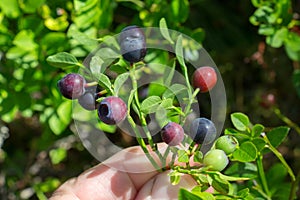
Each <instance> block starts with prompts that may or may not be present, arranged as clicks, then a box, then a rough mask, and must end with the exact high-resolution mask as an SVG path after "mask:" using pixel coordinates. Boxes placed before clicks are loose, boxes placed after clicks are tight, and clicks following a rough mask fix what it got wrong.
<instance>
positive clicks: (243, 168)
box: [224, 162, 257, 179]
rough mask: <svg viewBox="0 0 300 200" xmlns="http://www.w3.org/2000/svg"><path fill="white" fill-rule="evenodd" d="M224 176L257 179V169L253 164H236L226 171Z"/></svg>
mask: <svg viewBox="0 0 300 200" xmlns="http://www.w3.org/2000/svg"><path fill="white" fill-rule="evenodd" d="M224 174H226V175H229V176H233V177H245V178H250V179H253V178H256V177H257V167H256V165H255V164H253V163H242V162H235V163H233V164H232V165H231V166H229V168H227V169H226V170H225V172H224Z"/></svg>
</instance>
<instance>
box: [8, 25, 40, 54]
mask: <svg viewBox="0 0 300 200" xmlns="http://www.w3.org/2000/svg"><path fill="white" fill-rule="evenodd" d="M13 44H14V45H16V46H18V47H20V48H22V49H24V50H26V51H31V50H34V49H36V48H37V47H38V45H37V44H36V43H35V42H34V33H33V32H32V31H30V30H22V31H20V32H19V33H18V34H17V35H16V37H15V38H14V40H13Z"/></svg>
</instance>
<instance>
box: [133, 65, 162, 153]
mask: <svg viewBox="0 0 300 200" xmlns="http://www.w3.org/2000/svg"><path fill="white" fill-rule="evenodd" d="M129 75H130V78H131V81H132V88H133V90H134V91H135V92H134V97H133V99H134V102H135V104H136V106H137V108H138V111H139V113H138V115H139V117H140V120H141V123H142V127H143V130H144V132H145V134H146V137H147V139H148V142H149V145H150V147H151V149H152V150H153V151H156V152H157V146H156V145H155V144H154V142H153V139H152V136H151V134H150V132H149V130H148V128H147V122H146V119H145V116H144V114H143V113H142V112H141V105H140V101H139V96H138V90H137V89H138V88H137V80H136V77H135V65H134V64H133V65H132V68H131V70H130V74H129ZM159 154H160V153H159Z"/></svg>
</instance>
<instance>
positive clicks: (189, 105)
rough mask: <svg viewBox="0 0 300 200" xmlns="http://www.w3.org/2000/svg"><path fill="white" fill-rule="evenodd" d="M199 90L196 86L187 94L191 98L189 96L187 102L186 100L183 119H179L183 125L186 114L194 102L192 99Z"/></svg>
mask: <svg viewBox="0 0 300 200" xmlns="http://www.w3.org/2000/svg"><path fill="white" fill-rule="evenodd" d="M199 91H200V90H199V88H197V89H196V90H195V91H194V93H193V94H192V95H189V96H191V98H189V102H188V104H187V106H186V107H185V110H184V117H183V119H182V120H181V123H180V124H181V125H183V124H184V123H185V120H186V118H187V116H188V114H189V112H190V110H191V106H192V104H193V102H194V99H195V97H196V96H197V94H198V93H199Z"/></svg>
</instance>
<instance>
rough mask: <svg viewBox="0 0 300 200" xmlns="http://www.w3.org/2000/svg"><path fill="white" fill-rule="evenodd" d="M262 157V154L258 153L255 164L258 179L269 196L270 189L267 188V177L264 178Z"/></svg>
mask: <svg viewBox="0 0 300 200" xmlns="http://www.w3.org/2000/svg"><path fill="white" fill-rule="evenodd" d="M262 159H263V156H262V155H261V154H259V155H258V157H257V159H256V165H257V169H258V176H259V178H260V181H261V184H262V187H263V190H264V192H265V193H266V194H267V195H268V196H269V194H270V191H269V188H268V183H267V179H266V175H265V171H264V166H263V162H262Z"/></svg>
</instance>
